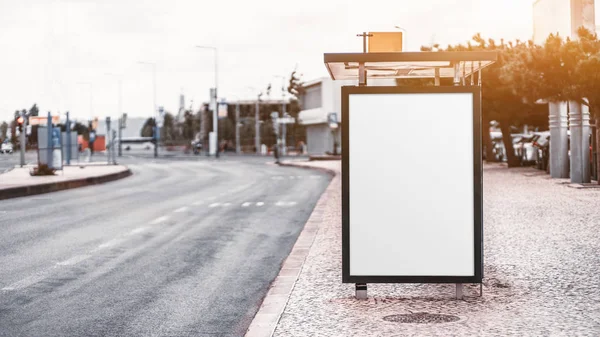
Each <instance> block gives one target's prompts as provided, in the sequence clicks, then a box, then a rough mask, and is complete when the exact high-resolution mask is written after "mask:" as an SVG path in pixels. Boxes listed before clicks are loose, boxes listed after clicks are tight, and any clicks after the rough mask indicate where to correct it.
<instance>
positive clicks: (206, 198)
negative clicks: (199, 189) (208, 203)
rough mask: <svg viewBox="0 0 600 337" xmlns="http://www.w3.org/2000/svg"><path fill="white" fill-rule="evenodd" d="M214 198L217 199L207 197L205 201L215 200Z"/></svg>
mask: <svg viewBox="0 0 600 337" xmlns="http://www.w3.org/2000/svg"><path fill="white" fill-rule="evenodd" d="M216 198H217V197H208V198H206V199H208V200H215V199H216Z"/></svg>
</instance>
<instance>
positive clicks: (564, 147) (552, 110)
mask: <svg viewBox="0 0 600 337" xmlns="http://www.w3.org/2000/svg"><path fill="white" fill-rule="evenodd" d="M548 110H549V126H550V161H549V163H550V176H551V177H552V178H569V148H568V138H567V102H550V103H549V104H548Z"/></svg>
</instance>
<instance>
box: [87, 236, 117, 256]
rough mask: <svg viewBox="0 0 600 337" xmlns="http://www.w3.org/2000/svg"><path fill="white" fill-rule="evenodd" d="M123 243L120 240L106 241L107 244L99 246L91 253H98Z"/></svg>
mask: <svg viewBox="0 0 600 337" xmlns="http://www.w3.org/2000/svg"><path fill="white" fill-rule="evenodd" d="M123 241H124V240H123V239H121V238H116V239H112V240H110V241H107V242H105V243H103V244H101V245H100V246H98V248H96V249H94V250H92V253H95V252H96V251H98V250H100V249H104V248H108V247H112V246H115V245H116V244H118V243H121V242H123Z"/></svg>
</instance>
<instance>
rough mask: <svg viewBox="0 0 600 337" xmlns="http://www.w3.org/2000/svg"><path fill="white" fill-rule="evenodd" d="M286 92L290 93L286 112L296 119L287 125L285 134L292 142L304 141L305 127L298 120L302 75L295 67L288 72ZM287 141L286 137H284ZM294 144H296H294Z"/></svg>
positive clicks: (302, 84)
mask: <svg viewBox="0 0 600 337" xmlns="http://www.w3.org/2000/svg"><path fill="white" fill-rule="evenodd" d="M287 92H288V93H290V94H291V96H292V97H291V98H290V104H289V108H288V110H289V111H288V113H289V114H290V116H292V117H293V118H295V119H296V123H294V124H289V125H288V133H287V136H288V137H291V139H292V142H296V141H300V140H302V141H304V140H306V127H305V126H304V125H300V124H299V122H298V115H299V114H300V111H301V110H302V104H301V102H300V97H301V96H302V95H304V92H305V90H304V83H303V81H302V75H298V73H297V71H296V69H294V71H292V73H291V74H290V80H289V83H288V87H287ZM286 141H287V139H286ZM294 145H296V144H294Z"/></svg>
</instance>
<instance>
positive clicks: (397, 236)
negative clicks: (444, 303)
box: [324, 52, 497, 298]
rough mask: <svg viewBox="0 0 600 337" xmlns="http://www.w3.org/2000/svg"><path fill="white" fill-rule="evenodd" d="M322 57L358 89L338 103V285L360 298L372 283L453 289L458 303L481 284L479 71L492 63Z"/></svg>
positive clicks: (475, 56)
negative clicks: (349, 286) (382, 82)
mask: <svg viewBox="0 0 600 337" xmlns="http://www.w3.org/2000/svg"><path fill="white" fill-rule="evenodd" d="M324 56H325V57H324V58H325V66H326V67H327V70H328V71H329V74H330V76H331V78H332V79H334V80H356V81H357V85H356V86H345V87H343V88H342V94H341V95H342V97H341V100H342V120H343V123H342V282H344V283H355V289H356V296H357V298H366V297H367V284H368V283H454V284H456V296H457V298H462V293H463V291H462V285H463V283H479V284H480V285H481V282H482V279H483V213H482V193H483V192H482V145H481V132H482V125H481V82H482V80H483V79H482V75H481V70H482V69H483V68H485V67H487V66H489V65H491V64H492V63H494V62H495V61H496V58H497V54H496V53H495V52H393V53H342V54H339V53H336V54H325V55H324ZM378 78H397V79H404V78H421V79H423V78H430V79H431V81H430V82H431V83H430V84H425V83H421V85H413V86H400V85H399V86H369V85H368V82H369V80H370V79H378ZM443 78H450V79H452V80H451V81H449V82H450V83H452V84H451V85H441V83H442V82H447V80H442V79H443ZM486 130H487V129H486ZM480 291H481V290H480Z"/></svg>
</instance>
